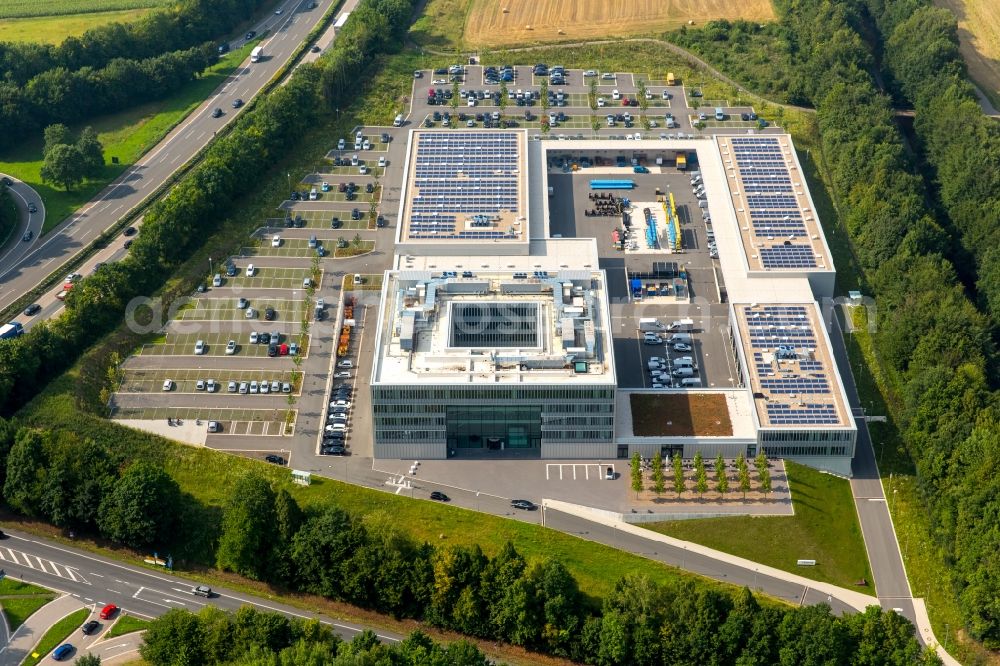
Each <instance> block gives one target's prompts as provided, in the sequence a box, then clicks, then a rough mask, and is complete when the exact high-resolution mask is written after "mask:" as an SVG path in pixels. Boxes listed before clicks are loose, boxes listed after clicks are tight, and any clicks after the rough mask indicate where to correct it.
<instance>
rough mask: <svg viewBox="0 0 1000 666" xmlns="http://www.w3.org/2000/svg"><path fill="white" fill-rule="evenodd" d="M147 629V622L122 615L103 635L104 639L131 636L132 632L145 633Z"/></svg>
mask: <svg viewBox="0 0 1000 666" xmlns="http://www.w3.org/2000/svg"><path fill="white" fill-rule="evenodd" d="M148 627H149V620H143V619H140V618H137V617H133V616H131V615H126V614H125V613H122V614H121V615H120V616H119V617H118V621H117V622H115V623H114V624H113V625H111V629H109V630H108V632H107V633H106V634H104V638H105V639H108V638H115V637H116V636H121V635H123V634H131V633H132V632H133V631H145V630H146V629H147V628H148Z"/></svg>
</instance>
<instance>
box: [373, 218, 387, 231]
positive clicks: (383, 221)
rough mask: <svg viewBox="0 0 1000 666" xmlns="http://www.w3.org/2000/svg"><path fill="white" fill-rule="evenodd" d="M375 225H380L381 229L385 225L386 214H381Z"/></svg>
mask: <svg viewBox="0 0 1000 666" xmlns="http://www.w3.org/2000/svg"><path fill="white" fill-rule="evenodd" d="M375 226H376V227H379V228H380V229H381V228H382V227H384V226H385V216H384V215H379V216H378V217H377V218H375Z"/></svg>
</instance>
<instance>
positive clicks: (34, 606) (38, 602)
mask: <svg viewBox="0 0 1000 666" xmlns="http://www.w3.org/2000/svg"><path fill="white" fill-rule="evenodd" d="M53 599H55V595H41V596H24V597H14V598H12V599H0V607H2V608H3V614H4V615H6V616H7V625H8V626H9V627H10V631H11V633H12V634H13V633H14V631H15V630H17V628H18V627H20V626H21V625H22V624H24V622H25V620H27V619H28V618H29V617H31V615H32V614H33V613H34V612H35V611H37V610H38V609H39V608H41V607H42V606H44V605H45V604H47V603H49V602H50V601H52V600H53Z"/></svg>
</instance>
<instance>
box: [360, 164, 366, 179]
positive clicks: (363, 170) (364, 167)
mask: <svg viewBox="0 0 1000 666" xmlns="http://www.w3.org/2000/svg"><path fill="white" fill-rule="evenodd" d="M358 173H360V174H361V175H362V176H364V175H365V174H367V173H368V166H367V165H365V164H362V165H361V166H359V167H358Z"/></svg>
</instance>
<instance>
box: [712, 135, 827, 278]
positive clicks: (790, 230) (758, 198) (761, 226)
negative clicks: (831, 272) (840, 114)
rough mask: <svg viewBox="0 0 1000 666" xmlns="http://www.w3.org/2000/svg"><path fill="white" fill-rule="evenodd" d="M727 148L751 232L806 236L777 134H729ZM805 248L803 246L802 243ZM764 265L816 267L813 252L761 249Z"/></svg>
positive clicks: (770, 236) (764, 235)
mask: <svg viewBox="0 0 1000 666" xmlns="http://www.w3.org/2000/svg"><path fill="white" fill-rule="evenodd" d="M727 140H728V141H729V150H730V154H731V155H732V157H733V160H734V162H735V164H736V168H737V169H738V170H739V174H740V181H741V182H742V187H743V194H744V195H745V197H746V209H747V211H748V212H749V214H750V224H751V225H752V228H753V231H752V233H753V235H754V236H755V237H756V238H758V239H765V238H766V239H768V240H773V239H776V238H780V239H798V238H806V237H808V235H809V232H808V230H807V229H806V225H805V221H804V220H803V218H802V211H801V210H800V208H799V204H798V200H797V199H796V196H795V195H796V191H795V190H796V188H797V187H798V188H801V185H797V184H796V183H794V182H793V181H792V176H791V173H790V172H789V168H788V165H789V163H788V160H789V156H788V155H786V150H787V148H786V147H784V146H782V145H781V142H780V140H779V139H778V138H777V137H760V136H758V137H729V138H728V139H727ZM803 247H805V246H803ZM760 257H761V264H762V265H763V266H764V268H816V266H817V262H816V256H815V252H814V251H813V250H812V249H811V248H809V249H808V252H805V251H803V250H798V249H794V250H784V249H778V250H776V251H771V249H770V248H767V249H763V248H761V252H760Z"/></svg>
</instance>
